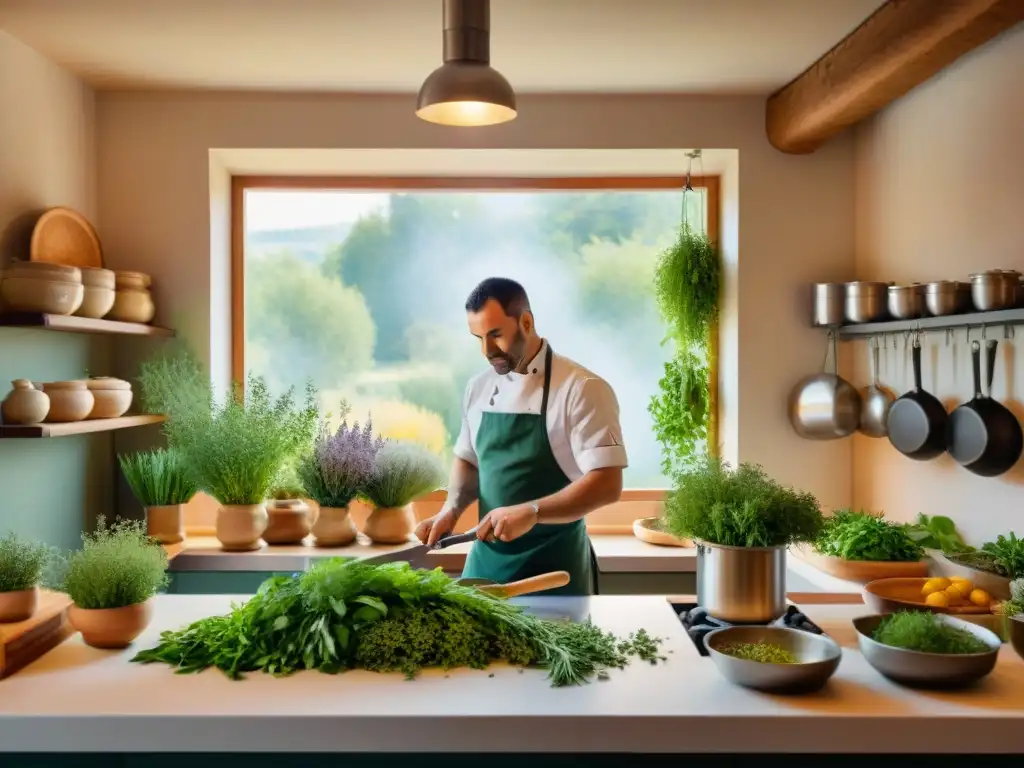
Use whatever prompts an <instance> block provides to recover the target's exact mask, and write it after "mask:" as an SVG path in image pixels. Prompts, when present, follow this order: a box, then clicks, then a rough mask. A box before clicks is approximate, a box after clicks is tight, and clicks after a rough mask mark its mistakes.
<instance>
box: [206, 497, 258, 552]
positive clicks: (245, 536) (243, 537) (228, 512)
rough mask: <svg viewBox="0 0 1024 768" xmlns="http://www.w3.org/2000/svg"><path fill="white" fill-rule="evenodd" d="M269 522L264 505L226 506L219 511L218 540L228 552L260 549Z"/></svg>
mask: <svg viewBox="0 0 1024 768" xmlns="http://www.w3.org/2000/svg"><path fill="white" fill-rule="evenodd" d="M268 520H269V518H268V516H267V510H266V508H265V507H264V506H263V505H262V504H224V505H222V506H221V507H220V508H219V509H218V510H217V540H218V541H220V543H221V546H222V547H223V549H224V550H225V551H227V552H251V551H252V550H254V549H259V548H260V547H261V546H262V544H263V542H262V541H260V538H261V537H262V536H263V532H264V531H265V530H266V529H267V522H268Z"/></svg>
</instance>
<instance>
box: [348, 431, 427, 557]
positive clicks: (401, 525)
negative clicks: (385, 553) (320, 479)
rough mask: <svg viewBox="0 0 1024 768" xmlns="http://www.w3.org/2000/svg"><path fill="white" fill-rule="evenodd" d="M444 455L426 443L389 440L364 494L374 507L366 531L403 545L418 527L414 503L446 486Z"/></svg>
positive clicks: (377, 539) (373, 537)
mask: <svg viewBox="0 0 1024 768" xmlns="http://www.w3.org/2000/svg"><path fill="white" fill-rule="evenodd" d="M444 481H445V476H444V465H443V464H442V462H441V458H440V457H439V456H438V455H437V454H436V453H433V452H432V451H430V450H428V449H427V448H424V447H423V446H422V445H420V444H418V443H413V442H407V441H403V440H394V441H389V442H387V443H385V444H384V446H383V447H381V449H380V450H379V451H378V452H377V456H376V458H375V459H374V466H373V472H372V473H371V475H370V477H369V479H368V480H367V482H366V485H365V486H364V487H363V491H362V496H363V498H364V499H366V500H367V501H368V502H369V503H370V504H371V505H372V506H373V510H372V511H371V512H370V516H369V517H368V518H367V519H366V524H365V525H364V526H363V533H365V534H366V535H367V536H369V537H370V539H371V540H372V541H375V542H377V543H380V544H401V543H403V542H406V541H408V540H409V536H410V535H412V532H413V530H415V528H416V518H415V516H414V515H413V512H412V507H411V506H410V505H411V504H412V502H413V501H414V500H415V499H416V498H418V497H419V496H422V495H423V494H424V493H430V492H431V491H436V490H437V489H438V488H440V487H442V486H443V485H444Z"/></svg>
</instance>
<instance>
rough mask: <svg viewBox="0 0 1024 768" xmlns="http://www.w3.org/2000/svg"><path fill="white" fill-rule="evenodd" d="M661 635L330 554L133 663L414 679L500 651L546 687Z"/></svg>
mask: <svg viewBox="0 0 1024 768" xmlns="http://www.w3.org/2000/svg"><path fill="white" fill-rule="evenodd" d="M659 643H660V640H658V639H657V638H651V637H650V636H649V635H646V633H643V634H642V635H641V633H636V635H634V636H633V637H632V638H630V639H629V640H626V641H620V640H618V639H617V638H616V637H615V636H614V635H612V634H611V633H607V632H604V631H602V630H601V629H600V628H598V627H596V626H594V625H593V624H592V623H590V622H589V621H587V622H583V623H573V622H569V621H551V620H546V619H540V618H538V617H536V616H533V615H532V614H529V613H526V612H525V611H523V610H522V608H520V607H518V606H516V605H514V604H512V603H509V602H506V601H504V600H502V599H500V598H497V597H493V596H491V595H488V594H486V593H484V592H481V591H480V590H478V589H476V588H475V587H467V586H462V585H459V584H458V583H456V582H455V581H454V580H453V579H451V578H449V577H448V576H446V575H445V574H444V573H443V572H442V571H441V570H440V569H436V570H433V571H427V570H417V569H413V568H411V567H410V566H409V564H408V563H404V562H395V563H386V564H384V565H376V566H375V565H367V564H364V563H361V562H359V561H355V560H345V559H341V558H335V559H331V560H326V561H320V562H318V563H317V564H316V565H314V566H313V567H312V568H311V569H310V570H308V571H305V572H303V573H300V574H296V575H294V576H276V577H273V578H271V579H268V580H267V581H266V582H264V584H263V585H262V586H261V587H260V589H259V591H258V592H257V594H256V596H255V597H253V598H252V599H250V600H249V601H247V602H246V603H243V604H241V605H235V606H233V609H232V611H231V613H229V614H227V615H225V616H214V617H209V618H205V619H200V620H199V621H197V622H195V623H193V624H192V625H190V626H188V627H185V628H184V629H181V630H178V631H175V632H165V633H163V635H162V636H161V638H160V643H159V645H157V646H156V647H154V648H151V649H148V650H144V651H142V652H140V653H139V654H137V655H136V656H135V658H134V659H133V661H136V662H140V663H164V664H169V665H171V666H173V667H175V668H176V669H177V671H178V672H180V673H189V672H199V671H202V670H204V669H208V668H210V667H216V668H217V669H220V670H221V671H223V672H224V673H225V674H226V675H227V676H228V677H230V678H232V679H240V678H241V677H243V676H244V674H245V673H247V672H257V671H262V672H266V673H270V674H273V675H288V674H291V673H293V672H296V671H299V670H311V669H316V670H319V671H320V672H324V673H328V674H334V673H338V672H342V671H344V670H346V669H353V668H361V669H367V670H372V671H376V672H400V673H403V674H405V675H406V676H407V677H409V678H413V677H415V676H416V674H417V673H418V672H419V671H420V670H421V669H424V668H427V667H440V668H443V669H451V668H455V667H471V668H476V669H482V668H484V667H487V666H488V665H489V664H490V663H491V662H493V661H497V660H505V661H507V662H509V663H510V664H514V665H519V666H521V667H525V666H536V667H542V668H545V669H547V670H548V675H549V678H550V680H551V684H552V685H553V686H563V685H578V684H581V683H584V682H586V681H587V680H589V679H590V678H592V677H593V676H595V675H601V674H603V673H604V670H606V669H609V668H622V667H624V666H625V665H626V663H627V662H628V660H629V658H630V657H631V656H637V655H639V656H641V657H642V658H645V659H649V660H652V661H653V658H654V654H656V648H657V645H658V644H659Z"/></svg>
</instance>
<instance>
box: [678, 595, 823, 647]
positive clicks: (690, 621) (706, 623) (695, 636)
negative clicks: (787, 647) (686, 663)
mask: <svg viewBox="0 0 1024 768" xmlns="http://www.w3.org/2000/svg"><path fill="white" fill-rule="evenodd" d="M672 608H673V610H674V611H675V612H676V613H677V614H678V615H679V620H680V621H681V622H682V623H683V626H684V627H686V634H688V635H689V636H690V639H691V640H692V641H693V644H694V645H695V646H697V651H698V653H700V655H701V656H707V655H709V654H708V649H707V648H705V647H704V637H705V635H707V633H708V632H710V631H711V630H713V629H720V628H721V627H731V626H734V625H733V624H731V623H729V622H728V621H722V619H716V618H715V617H714V616H710V615H709V614H708V611H707V609H706V608H701V607H699V606H697V605H694V604H692V603H673V604H672ZM767 626H769V627H788V628H789V629H799V630H803V631H804V632H811V633H813V634H815V635H823V634H825V632H824V631H823V630H822V629H821V627H819V626H818V625H817V624H815V623H814V622H813V621H811V620H810V619H809V618H807V616H806V615H804V613H803V612H802V611H801V610H800V609H799V608H797V607H796V606H795V605H791V606H789V607H788V608H787V609H786V613H785V614H783V615H782V616H780V617H779V618H777V619H776V620H775V621H773V622H770V623H769V624H767Z"/></svg>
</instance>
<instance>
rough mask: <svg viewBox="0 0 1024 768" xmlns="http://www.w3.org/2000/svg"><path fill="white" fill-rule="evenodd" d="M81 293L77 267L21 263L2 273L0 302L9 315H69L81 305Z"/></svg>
mask: <svg viewBox="0 0 1024 768" xmlns="http://www.w3.org/2000/svg"><path fill="white" fill-rule="evenodd" d="M83 296H84V289H83V287H82V272H81V270H79V269H78V267H66V266H64V265H62V264H46V263H44V262H37V261H20V262H15V263H14V264H11V265H10V266H9V267H7V269H5V270H4V271H3V279H2V280H0V300H2V303H3V306H4V309H5V310H6V311H8V312H42V313H45V314H49V315H70V314H72V313H73V312H75V311H76V310H77V309H78V308H79V307H80V306H81V305H82V297H83Z"/></svg>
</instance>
